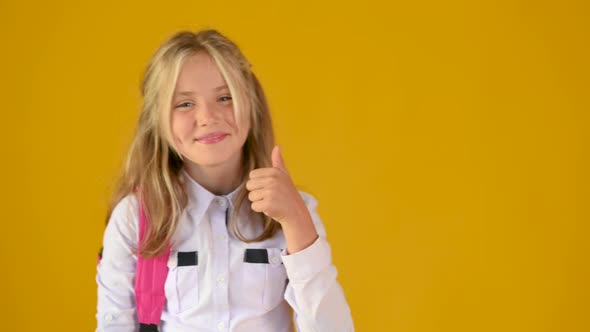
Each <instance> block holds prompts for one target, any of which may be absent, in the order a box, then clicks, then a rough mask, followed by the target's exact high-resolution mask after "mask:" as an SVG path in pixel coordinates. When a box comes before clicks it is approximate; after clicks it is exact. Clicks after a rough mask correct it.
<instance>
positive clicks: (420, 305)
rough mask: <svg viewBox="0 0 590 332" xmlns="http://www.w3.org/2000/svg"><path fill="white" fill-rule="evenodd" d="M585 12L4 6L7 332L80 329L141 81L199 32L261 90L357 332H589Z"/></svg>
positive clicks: (543, 5)
mask: <svg viewBox="0 0 590 332" xmlns="http://www.w3.org/2000/svg"><path fill="white" fill-rule="evenodd" d="M588 9H589V8H588V4H587V2H585V1H578V2H576V1H492V2H490V3H486V4H483V3H481V2H477V1H403V2H392V1H382V2H376V1H360V2H350V3H344V2H340V1H338V2H336V1H333V2H331V3H330V2H322V1H289V2H282V1H266V2H257V1H208V2H205V1H184V2H180V1H113V0H108V1H37V2H36V3H35V2H34V3H31V2H17V1H14V0H13V1H8V0H5V1H2V2H0V42H1V50H2V51H1V52H0V66H1V67H0V69H1V71H0V76H1V79H0V84H1V85H0V93H1V98H2V99H1V105H2V106H1V107H2V120H1V121H0V123H1V128H0V134H1V135H2V136H1V142H2V166H1V167H2V168H1V170H0V174H2V183H1V187H2V197H1V202H2V215H3V216H2V223H1V226H0V227H1V229H2V231H1V233H2V241H0V250H1V251H0V258H1V262H0V263H1V265H0V266H1V272H0V290H1V291H0V303H1V308H0V309H1V310H0V316H1V318H2V319H1V321H2V330H5V331H92V330H93V329H94V326H95V318H94V315H95V307H96V284H95V280H94V278H95V272H96V270H95V268H96V266H95V264H96V252H97V250H98V248H99V247H100V244H101V239H102V231H103V227H104V218H105V213H106V205H107V198H108V196H109V194H110V192H111V190H112V188H111V183H112V179H113V178H114V176H115V174H116V172H117V171H118V170H119V167H120V166H121V164H122V160H123V157H124V153H125V152H126V150H127V147H128V144H129V142H130V138H131V134H132V132H133V129H134V125H135V121H136V118H137V114H138V110H139V81H140V78H141V74H142V71H143V68H144V66H145V64H146V62H147V60H148V59H149V57H150V55H151V54H152V53H153V52H154V51H155V49H156V47H157V46H158V45H159V44H160V43H161V42H162V41H164V40H165V39H166V38H168V37H169V36H170V35H171V34H173V33H174V32H176V31H178V30H179V29H198V28H203V27H212V28H217V29H219V30H220V31H221V32H223V33H225V34H226V35H228V36H229V37H230V38H232V39H234V40H235V41H236V42H237V43H238V44H239V45H240V46H241V47H242V49H243V51H244V53H245V54H246V55H247V57H249V59H250V61H251V62H252V63H253V69H254V70H255V72H256V73H257V74H258V76H259V77H260V80H261V81H262V83H263V85H264V87H265V88H266V91H267V93H268V96H269V101H270V104H271V106H272V111H273V121H274V124H275V129H276V132H277V140H278V143H279V144H281V145H282V147H283V153H284V158H285V161H286V164H287V167H289V169H290V171H291V173H292V174H293V177H294V179H295V181H296V182H297V184H298V185H299V186H300V187H301V188H302V189H304V190H306V191H309V192H310V193H312V194H314V195H315V196H316V197H317V198H318V200H319V202H320V205H319V212H320V215H321V216H322V218H323V220H324V223H325V225H326V228H327V232H328V239H329V240H330V242H331V244H332V246H333V249H334V260H335V263H336V266H337V267H338V270H339V280H340V282H341V284H342V286H343V287H344V289H345V293H346V296H347V299H348V301H349V304H350V306H351V308H352V312H353V318H354V320H355V323H356V328H357V331H400V332H419V331H420V332H422V331H425V332H426V331H428V332H439V331H449V332H451V331H452V332H459V331H589V330H590V321H589V320H588V312H589V310H590V292H589V286H588V280H589V277H590V273H589V265H588V253H589V249H590V248H589V241H588V238H589V236H588V235H589V232H588V231H589V227H588V221H589V220H590V218H589V210H588V198H589V196H590V195H589V189H588V188H589V181H588V166H589V165H588V164H589V163H588V142H589V139H588V138H589V137H588V125H589V121H588V120H589V117H590V116H589V113H588V112H589V110H590V108H589V104H590V103H589V98H588V92H589V91H588V88H589V86H590V84H589V83H590V82H589V77H590V68H589V67H590V66H589V63H590V62H589V61H588V59H590V57H589V55H590V54H589V48H588V32H589V31H590V29H589V28H590V26H589V23H588V22H589V21H588V17H590V15H589V13H590V12H589V10H588ZM329 332H332V331H329Z"/></svg>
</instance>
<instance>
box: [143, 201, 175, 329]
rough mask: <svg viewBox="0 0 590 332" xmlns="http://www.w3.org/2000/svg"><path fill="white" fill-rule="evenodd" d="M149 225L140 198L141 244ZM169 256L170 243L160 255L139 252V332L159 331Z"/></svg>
mask: <svg viewBox="0 0 590 332" xmlns="http://www.w3.org/2000/svg"><path fill="white" fill-rule="evenodd" d="M149 226H150V225H149V220H148V218H147V216H146V214H145V212H144V207H143V202H142V201H141V200H139V244H140V245H141V244H142V243H143V240H144V237H145V234H146V233H147V230H148V228H149ZM168 256H170V244H168V245H167V246H166V250H165V251H164V252H163V253H162V255H160V256H158V257H153V258H144V257H142V256H141V255H140V254H139V253H138V254H137V267H136V271H135V304H136V308H137V318H138V320H139V332H152V331H153V332H157V331H158V325H159V324H160V318H161V316H162V311H164V305H165V304H166V294H165V293H164V283H165V282H166V277H167V276H168Z"/></svg>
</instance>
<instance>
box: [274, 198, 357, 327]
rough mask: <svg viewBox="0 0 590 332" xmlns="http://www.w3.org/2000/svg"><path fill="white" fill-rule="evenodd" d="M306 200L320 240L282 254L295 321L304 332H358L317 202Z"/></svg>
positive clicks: (287, 297) (288, 296) (288, 294)
mask: <svg viewBox="0 0 590 332" xmlns="http://www.w3.org/2000/svg"><path fill="white" fill-rule="evenodd" d="M300 194H301V196H302V197H303V199H304V201H305V203H306V205H307V207H308V209H309V212H310V214H311V217H312V220H313V223H314V225H315V228H316V231H317V233H318V235H319V236H318V238H317V239H316V241H315V242H314V243H313V244H311V245H310V246H309V247H307V248H305V249H303V250H301V251H299V252H296V253H294V254H290V255H286V252H285V251H283V253H282V260H283V264H284V265H285V269H286V270H287V276H288V277H289V284H288V285H287V289H286V291H285V300H286V301H287V302H288V303H289V305H291V307H292V308H293V311H294V320H295V324H296V326H297V330H298V331H300V332H320V331H338V332H350V331H354V324H353V321H352V315H351V312H350V308H349V306H348V303H347V302H346V298H345V297H344V291H343V289H342V287H341V286H340V284H339V283H338V281H337V280H336V276H337V274H338V273H337V270H336V267H335V266H334V264H333V263H332V251H331V248H330V244H329V243H328V241H327V240H326V231H325V229H324V226H323V224H322V221H321V219H320V217H319V215H318V213H317V204H318V203H317V200H316V199H315V198H314V197H313V196H311V195H310V194H307V193H304V192H300Z"/></svg>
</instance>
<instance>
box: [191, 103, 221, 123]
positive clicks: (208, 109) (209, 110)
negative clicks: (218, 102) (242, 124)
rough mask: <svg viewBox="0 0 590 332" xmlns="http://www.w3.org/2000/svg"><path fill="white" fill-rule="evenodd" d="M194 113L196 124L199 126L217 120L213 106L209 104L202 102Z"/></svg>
mask: <svg viewBox="0 0 590 332" xmlns="http://www.w3.org/2000/svg"><path fill="white" fill-rule="evenodd" d="M195 113H196V121H197V125H199V126H207V125H211V124H215V123H216V122H217V121H218V119H217V113H216V112H215V108H214V107H213V106H212V105H210V104H207V103H202V104H201V107H198V108H197V111H196V112H195Z"/></svg>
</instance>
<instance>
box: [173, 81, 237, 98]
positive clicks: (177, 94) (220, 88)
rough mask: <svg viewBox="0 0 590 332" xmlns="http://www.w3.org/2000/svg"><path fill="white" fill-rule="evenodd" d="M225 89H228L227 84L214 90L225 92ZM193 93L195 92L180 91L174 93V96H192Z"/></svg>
mask: <svg viewBox="0 0 590 332" xmlns="http://www.w3.org/2000/svg"><path fill="white" fill-rule="evenodd" d="M225 89H228V87H227V84H224V85H220V86H218V87H216V88H215V89H214V90H215V91H221V90H225ZM195 93H196V92H194V91H181V92H177V93H175V95H176V96H192V95H194V94H195Z"/></svg>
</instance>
